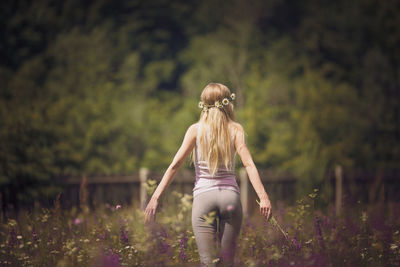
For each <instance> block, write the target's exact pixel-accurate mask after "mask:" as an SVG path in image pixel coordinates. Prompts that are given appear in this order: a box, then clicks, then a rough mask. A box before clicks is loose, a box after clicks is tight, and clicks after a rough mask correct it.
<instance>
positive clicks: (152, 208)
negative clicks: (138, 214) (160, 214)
mask: <svg viewBox="0 0 400 267" xmlns="http://www.w3.org/2000/svg"><path fill="white" fill-rule="evenodd" d="M157 206H158V200H157V199H155V198H151V199H150V201H149V203H148V204H147V207H146V209H145V211H144V216H145V217H144V221H145V222H146V223H147V222H152V221H155V220H156V210H157Z"/></svg>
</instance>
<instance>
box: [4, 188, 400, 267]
mask: <svg viewBox="0 0 400 267" xmlns="http://www.w3.org/2000/svg"><path fill="white" fill-rule="evenodd" d="M317 200H318V192H312V193H311V194H309V195H308V196H305V197H304V198H302V199H299V200H297V202H296V205H294V206H286V205H285V204H284V203H283V202H277V203H275V204H274V206H273V217H272V219H271V220H269V221H268V222H267V221H265V220H263V218H262V217H261V216H259V215H258V214H257V213H254V214H252V215H250V216H249V217H247V218H245V219H244V221H243V225H242V230H241V233H240V237H239V243H238V249H237V253H236V258H235V264H236V265H237V266H399V265H400V232H399V230H400V216H399V215H400V214H399V211H400V204H399V203H386V204H376V205H365V204H362V203H357V204H355V205H351V206H345V207H344V209H343V214H342V215H341V216H335V214H334V210H333V208H332V207H328V208H327V209H326V210H324V211H322V210H317V209H315V208H314V203H315V201H317ZM168 203H169V205H167V204H164V205H162V206H161V207H160V212H159V213H158V215H157V223H153V224H150V225H145V224H144V223H143V213H142V212H141V211H140V209H139V208H138V207H121V205H115V206H111V205H109V204H106V205H102V206H99V207H97V209H96V210H89V209H88V208H85V207H79V208H72V209H70V210H60V208H59V205H57V201H56V205H55V207H54V208H53V209H42V210H40V211H38V212H22V213H21V214H20V215H19V217H18V218H6V219H5V220H4V222H2V223H1V225H0V240H1V245H0V266H198V265H199V256H198V252H197V247H196V243H195V239H194V235H193V231H192V227H191V221H190V218H191V203H192V199H191V196H189V195H187V194H185V195H183V194H180V193H177V192H174V193H173V194H172V196H171V199H169V201H168Z"/></svg>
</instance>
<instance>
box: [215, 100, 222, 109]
mask: <svg viewBox="0 0 400 267" xmlns="http://www.w3.org/2000/svg"><path fill="white" fill-rule="evenodd" d="M214 105H215V106H216V107H217V108H222V107H223V106H222V103H221V102H219V101H215V103H214Z"/></svg>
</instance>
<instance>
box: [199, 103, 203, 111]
mask: <svg viewBox="0 0 400 267" xmlns="http://www.w3.org/2000/svg"><path fill="white" fill-rule="evenodd" d="M203 107H204V104H203V101H200V102H199V108H201V109H202V108H203Z"/></svg>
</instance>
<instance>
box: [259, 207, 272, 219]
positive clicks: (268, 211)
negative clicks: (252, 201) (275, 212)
mask: <svg viewBox="0 0 400 267" xmlns="http://www.w3.org/2000/svg"><path fill="white" fill-rule="evenodd" d="M260 213H261V215H262V216H264V217H265V218H266V219H267V220H268V218H269V216H270V214H271V207H270V206H269V207H266V206H260Z"/></svg>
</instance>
